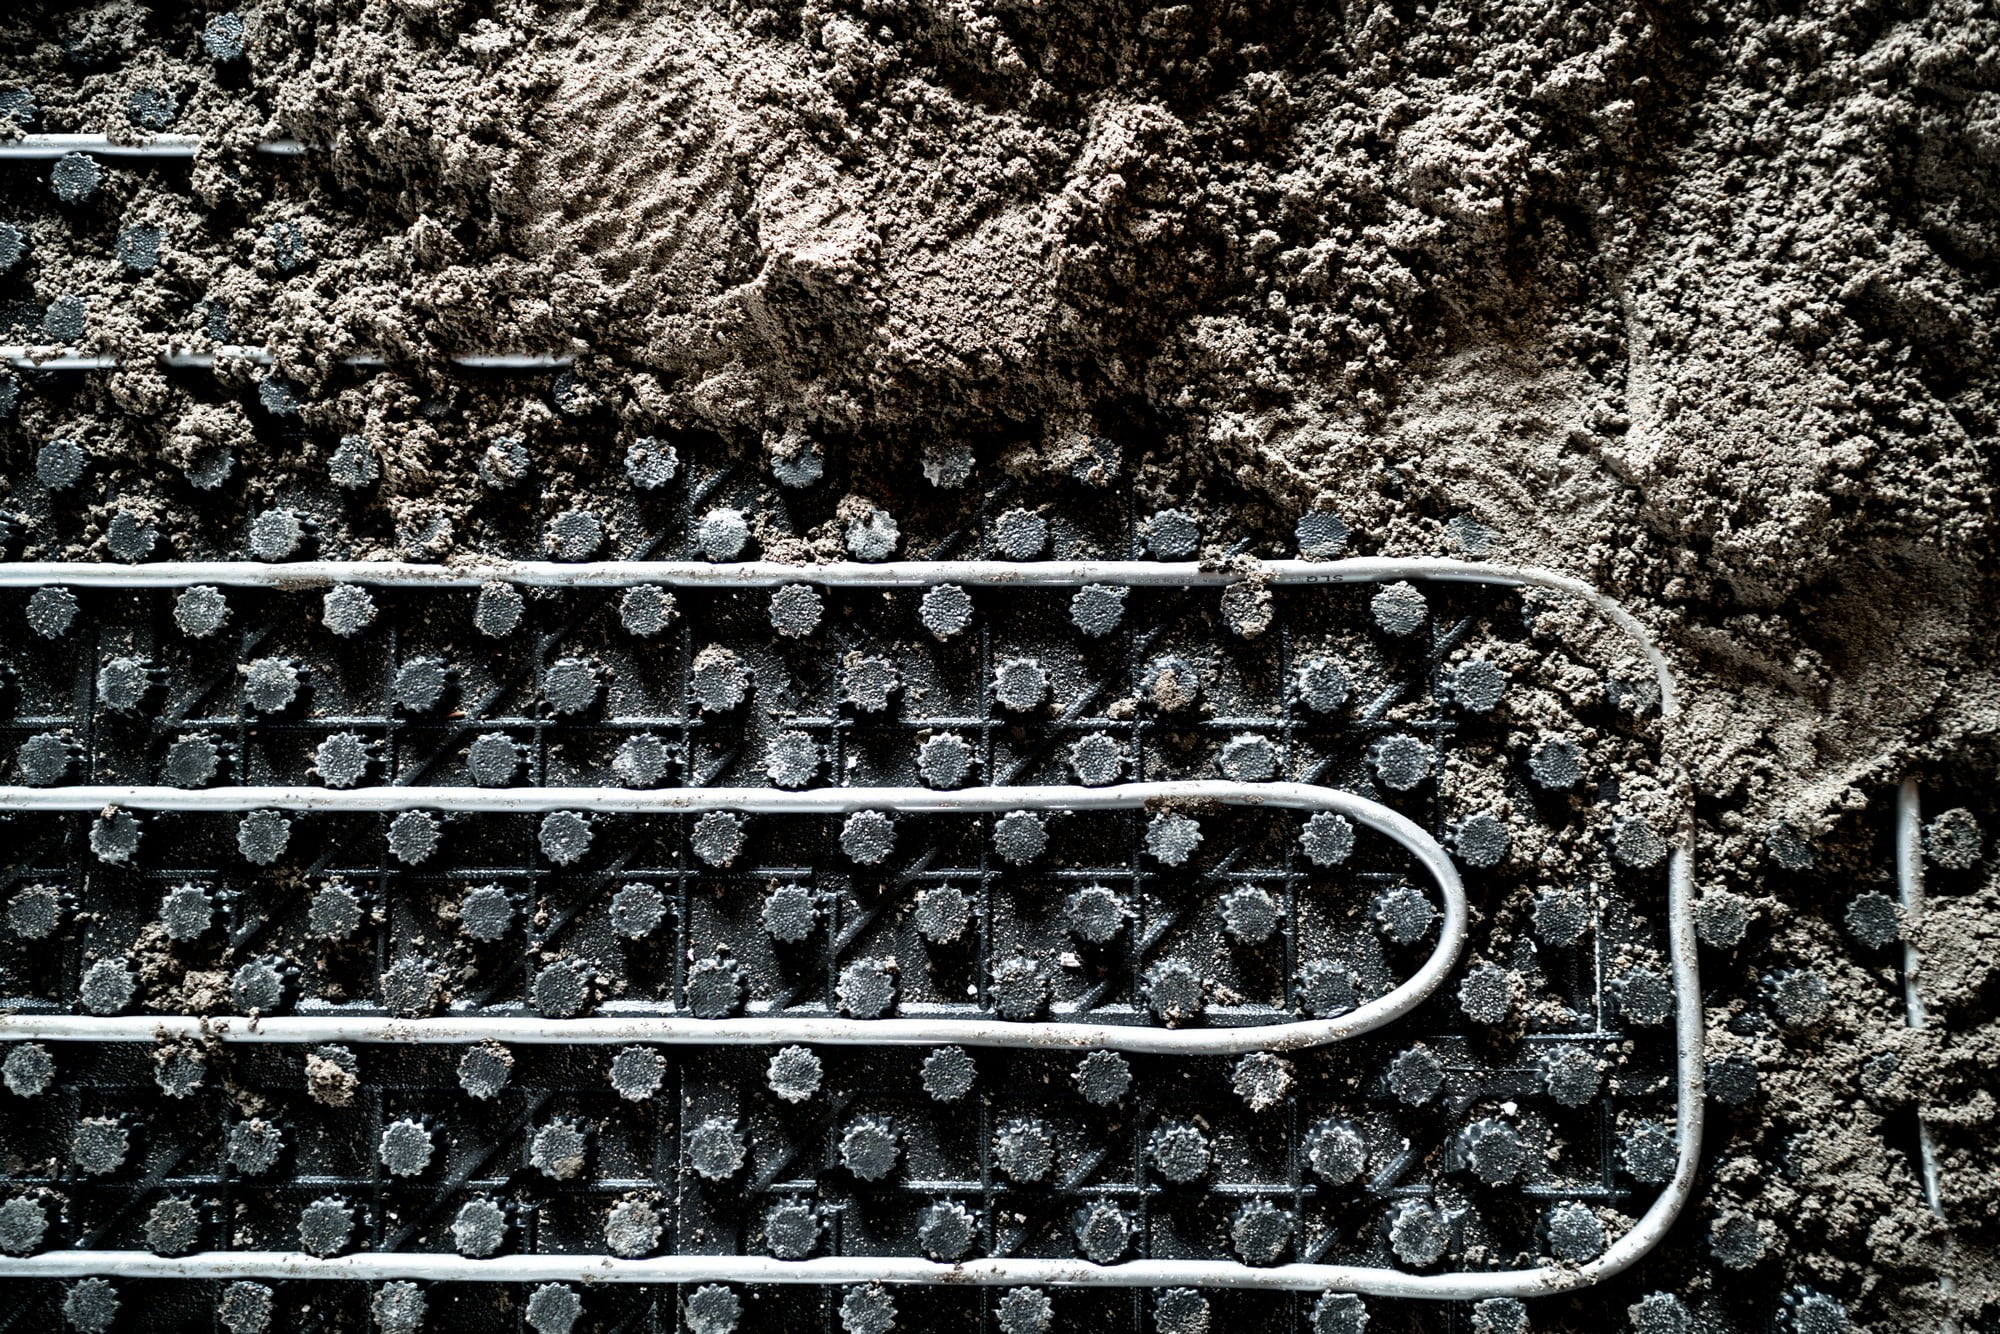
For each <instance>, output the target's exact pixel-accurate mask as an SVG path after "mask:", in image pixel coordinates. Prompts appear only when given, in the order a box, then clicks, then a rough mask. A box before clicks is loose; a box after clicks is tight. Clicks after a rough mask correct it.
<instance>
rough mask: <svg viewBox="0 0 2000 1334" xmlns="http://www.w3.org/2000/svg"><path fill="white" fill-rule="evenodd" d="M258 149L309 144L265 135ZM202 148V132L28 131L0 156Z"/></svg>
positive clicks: (154, 154) (278, 152)
mask: <svg viewBox="0 0 2000 1334" xmlns="http://www.w3.org/2000/svg"><path fill="white" fill-rule="evenodd" d="M256 151H257V152H259V153H263V154H265V155H266V156H269V157H301V156H303V155H304V154H305V152H306V145H305V144H303V143H301V142H299V141H298V140H297V139H265V140H263V141H261V142H260V143H258V144H257V146H256ZM200 152H201V136H200V135H198V134H147V135H137V136H134V137H132V138H127V139H113V138H112V137H111V136H110V135H108V134H24V135H22V136H21V137H20V138H19V139H7V140H0V159H8V158H12V159H14V160H15V161H34V160H37V159H42V160H46V159H49V158H59V157H62V156H63V155H64V154H67V153H89V154H90V155H91V156H93V157H108V158H191V157H194V156H195V155H196V154H198V153H200Z"/></svg>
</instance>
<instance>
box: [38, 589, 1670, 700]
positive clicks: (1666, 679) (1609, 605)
mask: <svg viewBox="0 0 2000 1334" xmlns="http://www.w3.org/2000/svg"><path fill="white" fill-rule="evenodd" d="M1398 579H1410V580H1431V581H1436V582H1439V583H1465V584H1498V585H1502V586H1505V587H1527V588H1548V589H1553V590H1556V591H1558V592H1563V593H1569V594H1572V595H1574V596H1576V597H1578V598H1581V599H1582V600H1584V601H1585V602H1587V603H1588V604H1590V606H1591V607H1592V608H1594V609H1595V610H1596V611H1597V612H1598V613H1599V614H1600V615H1602V616H1604V617H1605V618H1606V619H1607V620H1609V621H1610V622H1611V623H1612V624H1614V625H1616V626H1617V627H1618V628H1619V629H1620V630H1623V631H1624V632H1625V633H1626V635H1627V636H1629V637H1630V638H1631V639H1632V641H1633V644H1634V646H1635V647H1636V648H1638V649H1639V651H1640V652H1641V653H1643V654H1644V655H1645V657H1646V661H1647V662H1648V663H1649V664H1651V666H1652V668H1653V671H1654V674H1655V677H1656V679H1657V680H1658V682H1659V686H1660V712H1661V715H1662V716H1663V717H1666V718H1672V717H1673V716H1674V715H1675V714H1677V713H1678V712H1679V711H1680V697H1679V691H1678V689H1677V688H1676V686H1675V684H1674V677H1673V673H1672V671H1671V670H1669V668H1668V666H1667V660H1666V657H1665V656H1664V655H1663V654H1662V653H1661V652H1660V651H1659V649H1658V648H1657V647H1655V646H1654V644H1653V641H1652V639H1651V637H1650V636H1648V635H1647V633H1646V630H1645V627H1644V626H1642V625H1640V624H1639V622H1638V620H1637V618H1635V617H1634V616H1633V615H1632V613H1630V612H1629V611H1627V610H1625V608H1624V607H1623V606H1621V605H1620V604H1619V603H1618V602H1617V601H1616V600H1615V599H1613V598H1609V597H1606V596H1605V595H1604V594H1603V593H1600V592H1598V591H1597V590H1596V589H1595V588H1593V587H1591V586H1590V585H1589V584H1587V583H1585V582H1584V581H1583V580H1581V579H1574V578H1571V577H1570V576H1569V575H1566V574H1558V573H1557V572H1555V571H1554V570H1544V569H1540V568H1538V567H1536V566H1531V565H1507V564H1502V563H1499V562H1493V561H1462V560H1450V559H1447V558H1444V557H1439V556H1416V557H1374V556H1363V557H1355V558H1352V559H1348V560H1338V561H1312V560H1267V561H1258V562H1246V563H1243V564H1241V565H1235V566H1231V567H1230V568H1228V569H1218V568H1212V567H1209V566H1205V565H1200V564H1196V563H1193V562H1162V561H1137V560H1125V561H1120V560H1070V561H992V560H988V561H981V560H957V561H915V560H911V561H884V562H882V563H881V564H879V565H876V564H866V563H863V562H860V561H831V562H828V563H827V564H824V565H791V564H787V563H784V562H782V561H739V562H735V563H731V564H709V563H706V562H703V561H580V562H577V563H575V564H567V563H564V562H561V561H532V560H529V561H502V560H480V559H474V560H469V561H465V562H462V563H455V564H452V565H421V564H415V563H412V562H409V561H353V560H349V561H280V562H276V563H271V564H264V563H261V562H257V561H155V562H151V563H147V564H140V565H110V564H101V563H94V562H65V561H17V562H12V563H0V588H5V587H15V588H21V587H29V588H33V587H40V586H41V585H43V584H65V585H69V586H72V587H77V588H180V587H185V586H187V585H189V584H222V585H229V586H235V587H255V588H314V587H322V586H325V585H329V584H336V583H356V584H370V585H374V586H377V587H394V586H401V585H413V586H417V587H424V588H477V587H478V586H480V585H481V584H485V583H492V582H495V581H498V582H501V583H514V584H535V585H544V586H550V587H561V588H625V587H629V586H631V585H633V584H674V585H679V586H685V587H737V588H767V587H776V586H778V585H782V584H818V585H821V586H822V587H828V588H924V587H929V586H930V585H933V584H966V585H971V586H975V587H984V588H993V587H1002V588H1004V587H1021V588H1029V587H1073V586H1076V585H1081V584H1093V583H1095V584H1122V585H1126V586H1129V587H1154V588H1158V587H1189V586H1193V587H1208V588H1219V587H1223V586H1226V585H1229V584H1236V583H1243V582H1246V581H1249V580H1263V581H1265V582H1266V583H1270V584H1273V585H1279V586H1284V587H1292V586H1297V585H1313V584H1359V583H1380V582H1385V581H1394V580H1398Z"/></svg>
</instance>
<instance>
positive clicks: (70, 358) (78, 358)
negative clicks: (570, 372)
mask: <svg viewBox="0 0 2000 1334" xmlns="http://www.w3.org/2000/svg"><path fill="white" fill-rule="evenodd" d="M277 360H278V359H277V357H276V356H275V355H273V354H272V352H271V350H270V349H269V348H266V347H245V346H241V345H237V344H225V345H222V346H218V347H216V348H214V349H213V350H212V351H208V352H189V351H184V350H180V349H169V350H167V351H166V352H163V353H161V354H160V365H162V366H165V367H167V368H168V369H169V370H207V369H209V368H211V367H213V366H214V365H215V364H216V363H217V362H223V363H228V362H231V361H240V362H246V363H248V364H250V365H252V366H274V365H276V364H277ZM446 360H447V361H449V362H450V363H451V364H452V365H454V366H461V367H464V368H465V369H466V370H487V371H541V370H559V369H561V368H562V367H564V366H573V365H575V364H576V358H574V357H559V356H551V355H548V354H544V353H537V352H521V353H504V354H501V353H493V354H487V355H482V356H464V357H447V358H446ZM0 363H5V364H7V365H9V366H12V367H14V368H15V369H16V370H24V371H108V370H116V369H117V368H118V367H120V366H122V365H124V364H125V363H124V361H123V359H122V358H119V357H117V356H114V355H113V354H111V353H109V352H80V351H77V350H76V349H75V348H69V347H59V346H55V345H48V346H42V345H36V344H28V343H14V344H9V345H0ZM340 364H341V365H343V366H351V367H353V368H355V369H357V370H380V369H382V368H383V367H385V366H387V365H389V361H388V359H387V358H385V357H377V356H353V357H342V358H341V359H340Z"/></svg>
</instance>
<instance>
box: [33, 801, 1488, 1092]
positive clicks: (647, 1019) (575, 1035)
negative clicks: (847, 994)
mask: <svg viewBox="0 0 2000 1334" xmlns="http://www.w3.org/2000/svg"><path fill="white" fill-rule="evenodd" d="M1199 802H1214V803H1219V804H1224V805H1231V806H1254V807H1260V808H1267V809H1277V810H1300V811H1332V812H1335V813H1337V814H1340V815H1343V816H1346V817H1347V818H1348V819H1350V820H1352V821H1354V822H1355V823H1356V824H1359V825H1362V826H1364V827H1366V828H1369V829H1373V830H1375V831H1376V832H1377V833H1380V834H1385V835H1387V836H1388V837H1389V838H1391V839H1393V840H1395V841H1396V842H1397V843H1399V844H1401V845H1402V846H1403V847H1404V848H1406V849H1408V850H1409V852H1410V853H1411V854H1412V855H1413V856H1415V857H1416V859H1417V860H1418V862H1420V863H1421V864H1422V865H1423V867H1424V869H1425V870H1426V871H1427V872H1428V873H1429V874H1430V877H1431V879H1432V881H1433V882H1434V883H1435V884H1436V885H1437V888H1438V894H1439V896H1440V897H1441V898H1442V899H1443V902H1444V913H1443V919H1442V922H1441V924H1440V926H1439V930H1438V942H1437V945H1436V946H1435V947H1434V948H1433V949H1432V951H1431V954H1430V957H1429V958H1427V959H1425V960H1424V963H1423V966H1422V967H1421V968H1419V969H1418V970H1417V971H1416V973H1414V974H1413V975H1412V976H1411V977H1410V978H1409V979H1408V980H1407V981H1405V982H1404V983H1403V984H1402V985H1401V986H1398V987H1397V988H1395V989H1394V990H1393V991H1390V992H1388V993H1386V994H1385V995H1382V996H1378V997H1376V998H1375V999H1374V1000H1372V1001H1369V1002H1368V1003H1366V1004H1364V1005H1361V1006H1359V1007H1357V1008H1356V1009H1353V1010H1350V1011H1349V1012H1348V1013H1346V1014H1343V1015H1339V1016H1337V1017H1334V1018H1329V1019H1310V1020H1300V1021H1298V1022H1294V1023H1283V1024H1260V1025H1255V1026H1244V1027H1229V1028H1206V1029H1202V1028H1184V1029H1171V1028H1150V1027H1142V1026H1137V1025H1130V1024H1093V1023H1069V1022H1060V1021H1050V1022H1041V1023H1014V1022H1010V1021H1008V1020H1004V1019H942V1018H940V1019H841V1018H831V1017H829V1018H817V1017H809V1016H802V1015H801V1016H784V1015H772V1016H762V1017H749V1018H736V1019H693V1018H678V1017H652V1016H630V1017H600V1018H590V1019H544V1018H540V1017H539V1016H534V1015H518V1016H516V1015H508V1016H490V1017H488V1016H481V1017H473V1016H467V1017H463V1018H458V1017H445V1018H438V1019H392V1018H385V1017H380V1016H351V1017H350V1016H345V1015H291V1016H276V1017H272V1018H266V1019H259V1020H257V1021H256V1022H254V1023H253V1022H251V1021H250V1020H247V1019H244V1020H235V1021H229V1020H219V1019H202V1018H197V1017H194V1016H171V1015H170V1016H158V1015H126V1016H101V1015H43V1014H14V1015H7V1016H0V1041H5V1040H14V1041H26V1040H31V1039H47V1040H50V1041H69V1042H143V1041H147V1040H150V1039H151V1038H153V1037H154V1036H156V1035H160V1034H186V1035H189V1036H196V1037H207V1036H213V1037H216V1038H218V1039H220V1040H222V1041H228V1042H307V1043H311V1042H418V1043H460V1042H478V1041H483V1040H486V1039H489V1038H490V1039H492V1040H495V1041H499V1042H522V1043H596V1044H602V1043H623V1042H699V1043H716V1044H725V1043H726V1044H732V1045H770V1044H777V1043H787V1042H812V1043H829V1044H846V1045H871V1046H872V1045H877V1044H888V1043H899V1044H912V1043H914V1044H931V1043H948V1042H956V1043H960V1044H963V1045H968V1046H986V1047H1064V1048H1091V1047H1109V1048H1113V1049H1115V1050H1118V1051H1131V1052H1150V1053H1156V1054H1161V1055H1180V1056H1204V1055H1235V1054H1239V1053H1243V1052H1252V1051H1289V1050H1293V1049H1296V1048H1301V1047H1316V1046H1321V1045H1324V1044H1326V1043H1329V1042H1339V1041H1341V1040H1343V1039H1345V1038H1351V1037H1354V1036H1356V1035H1358V1034H1361V1033H1367V1032H1370V1031H1372V1030H1374V1029H1377V1028H1380V1027H1382V1026H1383V1025H1384V1024H1389V1023H1393V1022H1395V1021H1396V1020H1397V1019H1400V1018H1402V1017H1403V1016H1405V1015H1407V1014H1409V1013H1410V1012H1411V1011H1412V1010H1414V1009H1416V1008H1417V1006H1419V1005H1421V1004H1422V1003H1423V1001H1424V999H1425V998H1426V997H1427V996H1429V995H1430V994H1431V992H1433V991H1435V990H1436V989H1437V987H1438V985H1439V984H1440V983H1442V982H1443V981H1444V979H1445V976H1446V974H1448V973H1450V971H1451V970H1452V967H1453V966H1454V965H1455V964H1456V963H1457V962H1458V956H1459V952H1460V951H1461V950H1462V949H1463V948H1464V945H1465V935H1466V904H1465V886H1464V884H1463V882H1462V881H1460V879H1459V876H1458V870H1457V868H1456V867H1455V866H1453V865H1452V861H1451V858H1450V856H1449V855H1448V854H1447V853H1446V852H1445V850H1444V849H1443V848H1442V847H1439V846H1438V843H1437V840H1435V839H1433V838H1432V837H1431V836H1430V835H1429V834H1428V833H1426V832H1425V831H1424V830H1423V829H1422V828H1421V827H1420V826H1418V825H1417V824H1415V823H1414V822H1412V821H1411V820H1410V819H1408V818H1407V817H1406V816H1403V815H1401V814H1399V813H1397V812H1396V811H1393V810H1390V809H1389V808H1388V807H1386V806H1382V805H1379V804H1377V803H1376V802H1372V801H1369V800H1367V799H1366V798H1363V797H1357V796H1355V795H1354V794H1352V793H1349V792H1340V791H1337V790H1335V789H1333V788H1324V787H1311V786H1308V785H1306V784H1303V783H1235V782H1226V781H1219V780H1218V781H1198V782H1182V783H1128V784H1124V785H1122V786H1119V787H1098V788H1092V787H985V788H968V789H965V790H962V791H957V792H933V791H931V790H930V789H928V788H876V787H844V788H819V789H815V790H812V791H807V792H780V791H776V790H774V789H770V788H666V789H652V790H645V791H633V790H630V789H627V788H477V787H448V788H422V787H370V788H351V789H346V790H334V789H330V788H281V787H238V788H207V789H204V790H200V791H185V790H183V789H180V788H172V787H68V788H61V787H57V788H0V809H4V810H42V811H95V810H102V809H103V808H105V807H106V806H118V807H122V808H125V809H128V810H140V811H222V812H238V811H253V810H267V809H271V808H274V807H275V808H279V809H283V810H293V811H342V812H369V813H380V812H388V811H409V810H450V811H465V812H486V813H512V814H542V813H546V812H549V811H559V810H572V811H589V812H605V813H609V812H627V813H641V814H653V815H659V814H675V813H689V814H692V813H697V812H703V811H748V812H755V813H760V814H773V815H844V814H851V813H852V812H855V811H867V810H877V811H896V812H901V813H937V812H1004V811H1017V810H1034V811H1062V810H1096V811H1106V810H1117V811H1127V810H1145V809H1147V808H1149V807H1154V806H1159V805H1162V804H1165V803H1199Z"/></svg>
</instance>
